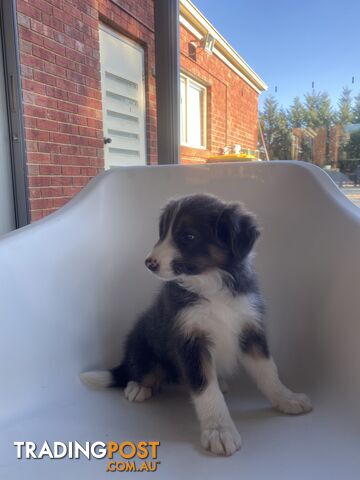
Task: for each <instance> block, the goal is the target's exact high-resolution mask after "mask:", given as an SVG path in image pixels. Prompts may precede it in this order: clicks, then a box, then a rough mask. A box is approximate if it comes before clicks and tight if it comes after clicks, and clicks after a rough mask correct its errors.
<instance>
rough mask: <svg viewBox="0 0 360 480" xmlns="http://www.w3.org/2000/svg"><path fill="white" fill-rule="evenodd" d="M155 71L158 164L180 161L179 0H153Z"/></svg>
mask: <svg viewBox="0 0 360 480" xmlns="http://www.w3.org/2000/svg"><path fill="white" fill-rule="evenodd" d="M155 49H156V53H155V58H156V61H155V65H156V66H155V71H156V97H157V138H158V162H159V164H174V163H179V140H180V118H179V117H180V60H179V58H180V53H179V1H178V0H155Z"/></svg>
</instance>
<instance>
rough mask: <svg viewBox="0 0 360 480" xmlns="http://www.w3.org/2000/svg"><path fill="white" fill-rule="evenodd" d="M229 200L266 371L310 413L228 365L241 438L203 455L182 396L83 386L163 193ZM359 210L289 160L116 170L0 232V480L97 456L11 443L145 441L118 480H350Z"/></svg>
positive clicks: (139, 298) (359, 378)
mask: <svg viewBox="0 0 360 480" xmlns="http://www.w3.org/2000/svg"><path fill="white" fill-rule="evenodd" d="M193 192H210V193H213V194H216V195H218V196H220V197H221V198H224V199H226V200H241V201H243V202H244V203H245V205H246V206H247V208H248V209H249V210H251V211H253V212H255V213H256V214H257V216H258V219H259V221H260V223H261V225H262V229H263V233H262V236H261V239H260V240H259V243H258V245H257V258H256V263H257V269H258V272H259V276H260V280H261V285H262V288H263V291H264V294H265V297H266V300H267V304H268V312H269V314H268V332H269V339H270V345H271V349H272V352H273V356H274V357H275V359H276V362H277V364H278V366H279V371H280V375H281V377H282V378H283V380H284V381H285V383H286V384H287V385H289V387H291V388H292V389H294V390H295V391H304V392H306V393H307V394H308V395H309V396H310V397H311V399H312V400H313V403H314V407H315V409H314V411H313V412H312V413H310V414H308V415H304V416H299V417H289V416H284V415H281V414H279V413H276V412H275V411H273V410H271V408H270V406H269V405H268V403H267V401H266V400H265V399H264V398H263V397H262V396H261V395H260V393H258V392H257V391H256V389H255V388H254V387H253V385H251V384H250V382H249V381H248V380H247V379H246V378H245V375H244V374H242V373H239V376H238V377H237V378H236V379H235V380H234V382H233V385H232V386H231V389H230V392H229V393H228V394H227V395H226V398H227V402H228V404H229V408H230V411H231V414H232V416H233V418H234V421H235V423H236V424H237V426H238V429H239V431H240V434H241V436H242V440H243V447H242V449H241V450H240V451H239V452H237V453H236V454H235V455H234V456H232V457H230V458H218V457H214V456H212V455H210V454H208V453H206V452H204V451H203V450H202V449H201V447H200V442H199V426H198V423H197V421H196V419H195V413H194V411H193V408H192V406H191V404H190V402H189V398H188V396H187V394H186V392H184V391H182V390H180V391H178V389H174V388H167V389H165V390H164V391H163V392H162V393H161V394H160V395H159V396H155V397H154V398H152V399H151V400H149V401H147V402H145V403H142V404H132V403H129V402H127V401H126V400H125V399H124V397H123V392H122V391H121V390H91V389H89V388H87V387H86V386H84V385H83V384H82V383H81V382H80V380H79V373H80V372H82V371H85V370H89V369H95V368H104V367H112V366H114V365H115V364H116V363H117V362H118V361H119V360H120V358H121V348H122V341H123V338H124V335H125V334H126V332H127V331H128V330H129V328H130V326H131V324H132V322H133V321H134V320H135V318H136V316H137V314H138V313H139V312H141V311H142V310H143V309H144V308H145V307H146V306H147V305H148V303H149V302H150V300H151V298H152V296H153V294H154V291H156V289H157V288H158V285H159V284H158V281H157V280H156V279H155V278H154V277H153V276H152V275H151V274H150V273H148V272H147V271H146V269H145V267H144V258H145V256H146V253H147V252H148V251H149V250H150V248H151V247H152V245H153V243H154V242H155V240H156V238H157V219H158V215H159V210H160V208H161V206H162V205H163V204H164V203H165V202H166V201H167V200H168V199H169V197H173V196H179V195H184V194H188V193H193ZM359 245H360V210H358V209H357V208H356V207H355V206H353V205H352V204H351V203H350V202H349V201H348V200H347V199H346V198H345V197H344V196H343V195H342V193H341V192H340V191H339V190H338V189H337V187H336V186H335V184H333V183H332V181H331V180H330V178H329V177H328V176H327V175H326V174H325V173H324V172H323V171H321V170H320V169H319V168H317V167H314V166H311V165H308V164H304V163H297V162H269V163H247V164H222V165H205V166H171V167H170V166H169V167H140V168H117V169H113V170H111V171H107V172H105V173H103V174H101V175H99V176H98V177H97V178H95V179H94V180H93V181H92V182H91V183H90V184H89V185H88V186H87V187H86V188H85V189H84V190H83V191H82V192H81V193H80V194H79V195H77V197H76V198H74V200H73V201H71V202H70V203H69V204H68V205H66V206H65V207H64V208H62V209H61V210H60V211H58V212H56V213H55V214H53V215H51V216H50V217H48V218H46V219H44V220H42V221H39V222H36V223H35V224H33V225H30V226H29V227H26V228H23V229H21V230H19V231H16V232H13V233H11V234H9V235H7V236H6V237H4V238H2V239H1V241H0V311H1V327H2V329H1V338H0V356H1V357H0V358H1V361H0V368H1V383H2V389H1V396H0V402H1V403H0V404H1V409H0V416H1V417H0V418H1V431H0V445H1V450H0V478H1V479H4V480H12V479H20V478H27V479H36V480H38V479H45V478H46V479H51V480H57V479H61V480H63V479H65V478H70V479H76V480H81V479H87V480H89V479H100V478H110V477H109V473H106V471H105V470H106V466H107V460H92V461H91V462H89V461H88V460H86V459H82V460H68V459H64V460H49V459H44V460H26V459H22V460H18V459H17V458H16V449H15V447H14V445H13V442H14V441H22V440H23V441H25V440H27V441H34V442H36V443H37V444H38V445H40V446H41V445H42V444H43V442H44V441H45V440H47V441H48V442H53V441H63V442H67V441H75V440H76V441H78V442H81V443H83V442H86V441H97V440H99V441H101V440H102V441H105V442H106V441H109V440H114V441H119V442H120V441H123V440H134V441H139V440H158V441H160V442H161V446H160V447H159V452H158V460H159V461H160V462H161V464H160V465H159V468H158V471H157V472H156V473H154V474H145V473H138V474H137V473H128V474H125V473H122V474H119V473H118V474H115V475H123V476H125V475H126V476H127V477H129V478H132V479H137V478H145V477H147V478H150V477H151V478H156V479H158V478H159V479H167V480H169V479H182V478H188V479H203V478H204V479H205V478H206V479H219V478H224V479H233V478H238V479H245V478H246V479H248V478H252V479H260V478H266V479H274V480H275V479H276V480H281V479H284V480H297V479H299V480H300V479H301V480H303V479H315V478H316V479H324V480H330V479H336V480H339V479H341V480H349V479H358V478H360V413H359V403H360V375H359V369H360V318H359V297H360V288H359V275H360V253H359Z"/></svg>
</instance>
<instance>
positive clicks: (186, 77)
mask: <svg viewBox="0 0 360 480" xmlns="http://www.w3.org/2000/svg"><path fill="white" fill-rule="evenodd" d="M182 79H183V80H185V96H186V100H185V141H183V140H182V138H181V133H180V145H181V146H183V147H189V148H196V149H198V150H206V148H207V87H206V86H205V85H203V84H201V83H199V82H198V81H197V80H195V79H194V78H192V77H190V76H189V75H187V74H186V73H184V72H180V82H181V80H182ZM190 83H193V84H194V85H195V86H196V87H197V88H199V90H201V91H202V95H203V102H202V104H203V105H202V112H201V114H202V118H203V125H202V135H201V136H202V139H201V140H202V145H194V144H193V143H189V142H188V138H187V137H188V135H187V128H188V113H189V111H190V110H189V105H188V89H189V84H190ZM179 92H180V96H181V86H180V89H179ZM180 116H181V107H180ZM181 123H182V119H181V117H180V126H181Z"/></svg>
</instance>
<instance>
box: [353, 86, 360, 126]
mask: <svg viewBox="0 0 360 480" xmlns="http://www.w3.org/2000/svg"><path fill="white" fill-rule="evenodd" d="M352 114H353V122H354V123H360V93H359V95H357V96H356V97H355V98H354V106H353V109H352Z"/></svg>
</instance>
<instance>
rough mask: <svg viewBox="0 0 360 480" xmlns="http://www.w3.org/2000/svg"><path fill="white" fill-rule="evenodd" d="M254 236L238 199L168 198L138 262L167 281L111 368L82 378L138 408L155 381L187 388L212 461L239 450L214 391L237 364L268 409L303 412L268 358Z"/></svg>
mask: <svg viewBox="0 0 360 480" xmlns="http://www.w3.org/2000/svg"><path fill="white" fill-rule="evenodd" d="M258 236H259V230H258V227H257V225H256V222H255V219H254V217H253V216H252V215H251V214H250V213H248V212H246V211H245V210H244V209H243V207H242V206H241V204H239V203H236V202H233V203H225V202H223V201H221V200H219V199H217V198H216V197H214V196H211V195H191V196H187V197H183V198H179V199H177V200H171V201H170V202H169V203H168V204H167V205H166V207H165V208H164V210H163V212H162V215H161V217H160V224H159V240H158V242H157V243H156V245H155V246H154V248H153V250H152V251H151V253H150V254H149V255H148V257H147V258H146V260H145V265H146V266H147V268H148V269H149V270H150V271H151V272H153V273H154V274H155V275H157V276H158V277H159V278H161V279H162V280H164V281H165V283H164V284H163V287H162V289H161V291H160V293H159V294H158V296H157V298H156V299H155V301H154V303H153V304H152V306H150V308H149V309H148V310H147V311H145V313H144V314H143V315H142V316H141V317H140V318H139V319H138V321H137V323H136V324H135V326H134V327H133V329H132V331H131V332H130V334H129V336H128V337H127V340H126V344H125V354H124V358H123V361H122V363H121V364H120V365H119V366H118V367H116V368H114V369H113V370H110V371H109V372H87V373H83V374H82V379H83V381H84V382H85V383H87V384H90V385H92V386H103V387H112V386H114V387H116V386H118V387H123V388H125V396H126V398H127V399H128V400H130V401H136V402H141V401H144V400H146V399H148V398H150V397H151V395H152V394H153V393H154V392H155V391H157V390H158V388H159V386H160V384H161V382H163V381H167V382H182V383H185V384H186V385H188V387H189V389H190V392H191V397H192V401H193V403H194V406H195V410H196V413H197V416H198V418H199V421H200V428H201V444H202V446H203V447H204V448H205V449H208V450H210V451H211V452H213V453H215V454H217V455H232V454H233V453H234V452H235V451H236V450H238V449H239V448H240V444H241V439H240V435H239V433H238V431H237V429H236V427H235V425H234V422H233V420H232V419H231V416H230V414H229V411H228V408H227V405H226V403H225V400H224V396H223V394H222V391H221V387H220V386H219V384H220V385H221V383H222V380H223V379H225V378H226V377H228V376H230V375H231V374H233V373H234V370H236V368H237V366H238V362H239V361H240V362H241V363H242V364H243V365H244V367H245V369H246V370H247V372H248V373H249V374H250V376H251V377H252V378H253V379H254V380H255V382H256V384H257V386H258V387H259V389H260V390H261V392H262V393H263V394H264V395H265V396H266V397H267V398H268V399H269V401H270V402H271V404H272V405H273V406H274V407H275V408H276V409H278V410H280V411H281V412H284V413H287V414H301V413H305V412H308V411H310V410H311V408H312V407H311V403H310V400H309V399H308V398H307V396H306V395H304V394H298V393H294V392H292V391H291V390H289V389H288V388H287V387H286V386H284V385H283V384H282V382H281V381H280V379H279V376H278V372H277V368H276V365H275V363H274V361H273V359H272V358H271V355H270V352H269V347H268V344H267V341H266V335H265V330H264V303H263V299H262V297H261V294H260V291H259V287H258V283H257V279H256V274H255V272H254V269H253V266H252V255H251V251H252V249H253V246H254V243H255V241H256V239H257V238H258Z"/></svg>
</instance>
